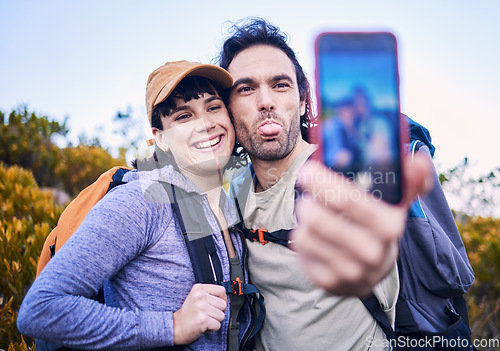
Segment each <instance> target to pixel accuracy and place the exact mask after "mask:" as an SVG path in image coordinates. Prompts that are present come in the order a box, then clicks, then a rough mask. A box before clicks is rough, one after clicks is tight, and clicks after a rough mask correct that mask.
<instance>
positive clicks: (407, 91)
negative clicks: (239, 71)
mask: <svg viewBox="0 0 500 351" xmlns="http://www.w3.org/2000/svg"><path fill="white" fill-rule="evenodd" d="M248 16H259V17H263V18H266V19H268V20H269V21H270V22H271V23H273V24H275V25H277V26H279V27H280V28H281V29H282V30H283V31H284V32H286V33H288V34H289V36H290V45H291V46H292V48H293V49H294V50H295V51H296V53H297V56H298V59H299V61H300V62H301V63H302V66H303V68H304V69H305V71H306V73H307V75H308V78H309V79H310V80H311V82H312V83H313V85H314V84H315V83H314V63H315V57H314V40H315V38H316V36H317V35H318V34H319V33H321V32H323V31H372V30H375V31H380V30H382V31H391V32H393V33H394V34H395V35H396V37H397V39H398V56H399V57H398V58H399V70H400V83H401V109H402V112H403V113H405V114H407V115H409V116H410V117H411V118H413V119H414V120H416V121H417V122H419V123H421V124H423V125H424V126H426V127H427V128H428V129H429V130H430V131H431V135H432V137H433V142H434V144H435V146H436V147H437V151H436V164H437V165H438V167H440V168H442V169H445V168H449V167H452V166H454V165H456V164H458V163H459V162H460V161H461V160H462V159H463V158H464V157H465V156H467V157H468V158H469V160H470V162H471V163H472V165H473V167H474V170H475V171H476V172H477V173H486V172H487V171H489V170H491V169H492V168H494V167H499V166H500V158H499V157H498V155H497V148H495V147H494V146H493V145H494V141H496V140H497V135H498V133H499V131H500V118H499V117H500V113H499V110H498V109H497V108H496V107H497V105H498V101H499V92H500V88H499V84H500V69H499V64H500V45H499V36H500V21H499V20H498V18H500V1H491V0H488V1H487V0H478V1H474V2H473V1H470V0H420V1H416V0H414V1H409V0H408V1H406V0H387V1H383V0H351V1H338V0H329V1H319V0H307V1H295V0H285V1H280V0H276V1H271V0H252V1H247V2H243V1H236V0H233V1H218V0H212V1H193V0H183V1H169V0H163V1H160V0H144V1H132V0H106V1H101V0H86V1H67V0H45V1H35V0H19V1H14V0H0V111H3V112H4V113H9V112H10V111H11V110H12V109H15V108H17V107H19V106H22V105H27V106H28V109H29V110H30V111H34V112H36V113H37V114H44V115H47V116H49V117H50V118H51V119H54V120H58V121H61V122H62V121H63V120H64V118H66V117H67V118H68V123H67V124H68V126H69V129H70V131H71V134H70V137H72V138H75V140H77V139H76V138H77V136H78V135H80V134H81V133H83V132H84V133H86V134H87V135H88V136H99V137H100V138H101V139H102V141H103V143H104V144H105V145H106V143H109V144H111V143H112V142H113V136H112V133H111V130H112V129H113V124H112V119H113V117H114V116H115V115H116V113H117V112H118V111H126V110H127V108H131V109H132V111H133V114H134V115H135V116H138V117H141V118H143V120H144V123H143V124H142V123H139V124H141V125H140V126H137V128H138V129H141V128H142V130H143V131H144V136H145V138H149V137H150V136H151V133H150V130H149V128H148V124H147V122H146V121H147V117H146V111H145V105H144V95H145V85H146V80H147V77H148V75H149V73H151V72H152V71H153V70H154V69H156V68H157V67H159V66H160V65H162V64H164V63H165V62H167V61H176V60H182V59H186V60H190V61H200V62H203V63H210V62H213V61H212V60H213V58H214V57H215V56H216V55H217V53H218V50H219V49H220V47H221V44H222V42H223V39H224V37H225V35H226V34H227V29H228V27H229V26H230V25H231V23H232V22H235V21H237V20H238V19H241V18H243V17H248ZM141 118H139V119H138V120H139V121H141ZM109 144H108V145H109Z"/></svg>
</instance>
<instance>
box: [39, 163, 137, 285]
mask: <svg viewBox="0 0 500 351" xmlns="http://www.w3.org/2000/svg"><path fill="white" fill-rule="evenodd" d="M120 170H121V171H120ZM129 170H130V168H127V167H119V166H117V167H113V168H111V169H110V170H109V171H107V172H105V173H103V174H101V176H100V177H99V178H98V179H97V180H96V181H95V182H94V183H92V184H91V185H89V186H88V187H86V188H85V189H84V190H83V191H82V192H81V193H80V194H78V196H77V197H76V198H75V199H74V200H73V201H71V203H70V204H69V205H68V207H66V209H65V210H64V211H63V213H62V214H61V217H59V220H58V221H57V226H56V227H55V228H54V229H52V231H51V232H50V234H49V235H48V236H47V239H45V243H44V244H43V248H42V253H41V254H40V259H39V260H38V267H37V271H36V276H37V277H38V276H39V275H40V273H41V272H42V270H43V269H44V268H45V266H46V265H47V263H48V262H49V261H50V259H51V258H52V257H53V256H54V255H55V253H56V252H57V251H59V249H60V248H61V247H62V246H63V245H64V244H65V243H66V241H68V239H69V238H70V237H71V235H73V233H74V232H75V231H76V229H78V227H79V226H80V225H81V224H82V222H83V219H84V218H85V217H86V216H87V213H89V211H90V209H91V208H92V207H94V206H95V204H96V203H98V202H99V200H101V199H102V198H103V196H104V195H105V194H106V193H107V192H108V191H109V190H110V189H111V188H112V187H113V186H114V185H117V184H118V183H116V184H113V182H114V181H115V179H114V178H113V177H114V176H115V174H116V173H117V172H118V171H120V172H118V173H121V175H122V176H123V174H124V172H127V171H129ZM120 179H121V177H120ZM120 183H121V182H120Z"/></svg>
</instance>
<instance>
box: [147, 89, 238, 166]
mask: <svg viewBox="0 0 500 351" xmlns="http://www.w3.org/2000/svg"><path fill="white" fill-rule="evenodd" d="M174 102H175V108H173V109H172V110H171V111H170V113H169V114H168V115H167V116H162V117H161V121H162V124H163V130H159V129H156V128H154V129H153V133H154V134H155V138H156V142H157V144H158V146H159V147H160V148H161V149H163V150H165V151H166V150H168V149H169V150H170V151H171V152H172V154H173V156H174V158H175V161H176V162H177V165H178V166H179V169H181V170H183V169H185V170H189V171H190V172H196V173H197V174H199V175H204V174H210V173H212V172H214V171H219V170H220V169H222V168H223V167H224V166H225V165H226V163H227V162H228V160H229V157H230V156H231V153H232V151H233V146H234V140H235V135H234V128H233V125H232V124H231V120H230V119H229V113H228V111H227V109H226V106H225V104H224V102H223V101H222V99H221V98H220V97H219V95H212V94H209V93H203V94H200V95H199V97H198V98H193V99H191V100H189V101H188V102H185V101H184V99H183V98H174Z"/></svg>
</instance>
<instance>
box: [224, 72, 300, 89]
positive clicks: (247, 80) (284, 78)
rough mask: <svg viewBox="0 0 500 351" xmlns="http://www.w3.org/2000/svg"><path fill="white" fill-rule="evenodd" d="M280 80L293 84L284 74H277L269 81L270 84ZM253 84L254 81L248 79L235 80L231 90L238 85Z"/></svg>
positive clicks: (291, 79) (289, 77) (290, 78)
mask: <svg viewBox="0 0 500 351" xmlns="http://www.w3.org/2000/svg"><path fill="white" fill-rule="evenodd" d="M280 80H286V81H289V82H291V83H293V78H292V77H291V76H289V75H288V74H285V73H282V74H277V75H275V76H273V77H272V78H271V79H270V82H278V81H280ZM254 83H255V79H253V78H250V77H243V78H240V79H237V80H236V81H235V82H234V84H233V86H232V88H234V87H237V86H238V85H240V84H254Z"/></svg>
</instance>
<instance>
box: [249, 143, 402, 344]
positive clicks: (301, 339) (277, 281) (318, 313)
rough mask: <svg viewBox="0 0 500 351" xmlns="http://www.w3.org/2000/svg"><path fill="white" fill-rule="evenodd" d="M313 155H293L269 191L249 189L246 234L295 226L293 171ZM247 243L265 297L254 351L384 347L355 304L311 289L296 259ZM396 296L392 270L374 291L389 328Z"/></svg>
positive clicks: (308, 152)
mask: <svg viewBox="0 0 500 351" xmlns="http://www.w3.org/2000/svg"><path fill="white" fill-rule="evenodd" d="M313 151H314V146H311V147H309V148H308V149H306V150H305V151H304V152H303V153H302V154H301V155H299V156H298V157H297V159H296V160H295V162H294V163H293V164H292V165H291V166H290V168H289V170H288V172H287V173H286V174H285V175H284V176H283V177H282V178H281V179H280V180H279V181H278V182H277V183H276V184H275V185H273V186H272V187H271V188H270V189H268V190H266V191H263V192H260V193H255V191H254V189H255V184H252V189H250V192H249V194H248V198H247V202H246V205H245V214H244V217H245V225H246V226H247V228H251V229H257V228H264V229H267V230H268V231H275V230H279V229H292V228H294V227H295V226H296V224H297V222H296V218H295V213H294V191H295V187H294V185H295V181H296V178H297V170H298V169H299V168H300V167H301V166H302V165H303V164H304V162H305V161H306V160H307V158H308V157H309V156H310V155H311V154H312V152H313ZM270 171H272V170H270ZM243 176H249V174H246V175H245V174H243ZM247 243H248V249H249V257H248V258H249V260H248V263H249V270H250V276H251V279H252V282H253V283H254V284H255V285H256V286H257V287H258V288H259V290H260V292H261V293H262V294H263V295H264V297H265V306H266V311H267V313H266V320H265V322H264V325H263V328H262V330H261V332H260V337H259V339H258V340H257V350H290V351H291V350H300V351H303V350H320V351H323V350H383V349H384V347H383V346H382V345H386V344H387V342H385V340H384V339H385V336H384V333H383V331H382V329H381V328H380V327H379V326H378V325H377V322H376V321H375V320H374V319H373V317H372V316H371V314H370V313H369V312H368V310H367V309H366V307H365V306H364V305H363V304H362V302H361V301H360V300H359V299H358V298H355V297H338V296H333V295H331V294H329V293H327V292H325V291H324V290H322V289H319V288H317V287H315V286H314V285H312V283H311V282H310V281H308V279H307V276H306V274H305V272H304V271H303V267H302V264H301V262H300V261H299V258H298V255H297V253H295V252H293V251H292V250H290V249H288V248H286V247H284V246H282V245H279V244H274V243H268V244H266V245H262V244H261V243H259V242H250V241H248V240H247ZM398 290H399V281H398V274H397V268H396V264H394V269H393V270H392V272H391V273H390V274H389V276H388V277H387V278H385V279H384V280H383V281H382V282H381V283H380V284H378V285H377V286H376V288H375V291H374V292H375V295H376V296H377V298H378V299H379V301H380V303H381V305H382V308H383V310H384V311H385V312H386V314H387V316H388V318H389V320H390V321H391V323H394V318H395V304H396V300H397V295H398ZM370 346H371V347H370Z"/></svg>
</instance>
